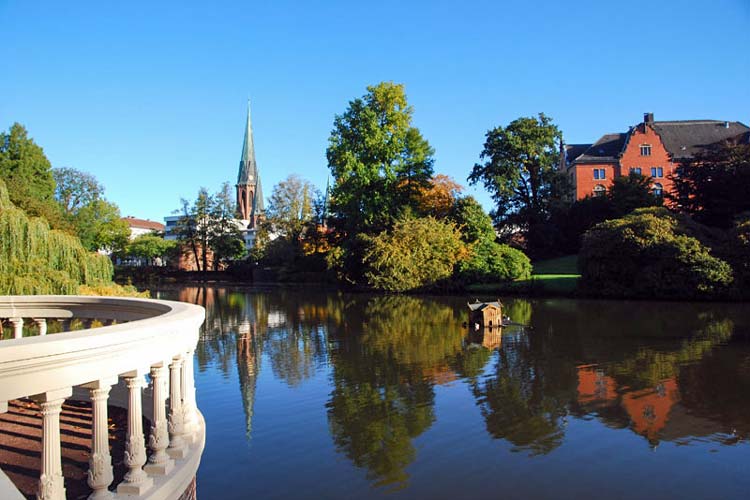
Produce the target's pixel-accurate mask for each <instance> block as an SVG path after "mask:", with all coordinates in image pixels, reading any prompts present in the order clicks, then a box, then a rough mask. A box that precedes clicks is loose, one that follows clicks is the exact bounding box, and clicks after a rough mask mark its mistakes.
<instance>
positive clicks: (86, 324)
mask: <svg viewBox="0 0 750 500" xmlns="http://www.w3.org/2000/svg"><path fill="white" fill-rule="evenodd" d="M82 322H83V327H84V328H87V329H88V328H91V325H92V324H93V323H94V320H93V319H91V318H86V319H84V320H82Z"/></svg>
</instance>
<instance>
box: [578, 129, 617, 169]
mask: <svg viewBox="0 0 750 500" xmlns="http://www.w3.org/2000/svg"><path fill="white" fill-rule="evenodd" d="M627 138H628V134H605V135H603V136H601V138H599V140H598V141H596V142H595V143H594V144H592V145H591V146H589V148H588V149H586V150H585V151H584V152H583V154H581V155H580V156H578V158H576V160H575V161H576V163H599V162H613V161H617V160H618V158H619V157H620V153H621V152H622V149H623V147H624V146H625V142H626V141H627Z"/></svg>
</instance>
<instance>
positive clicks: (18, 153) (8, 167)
mask: <svg viewBox="0 0 750 500" xmlns="http://www.w3.org/2000/svg"><path fill="white" fill-rule="evenodd" d="M0 179H2V180H3V181H4V182H5V185H6V186H7V188H8V195H9V197H10V201H11V202H12V203H13V204H14V205H15V206H16V207H18V208H20V209H21V210H23V211H24V212H26V213H27V214H29V215H31V216H37V217H44V218H45V219H47V221H48V222H49V223H50V224H51V225H52V226H53V227H55V228H64V227H65V223H64V221H63V220H62V214H61V211H60V208H59V206H58V204H57V203H56V202H55V198H54V195H55V179H54V178H53V176H52V166H51V165H50V162H49V160H48V159H47V157H46V156H45V155H44V151H43V150H42V148H41V147H39V146H38V145H37V144H36V143H35V142H34V140H33V139H31V138H30V137H29V135H28V132H27V131H26V128H25V127H24V126H23V125H21V124H19V123H14V124H13V125H12V126H11V127H10V130H9V131H8V132H3V133H0Z"/></svg>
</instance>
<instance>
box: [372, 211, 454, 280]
mask: <svg viewBox="0 0 750 500" xmlns="http://www.w3.org/2000/svg"><path fill="white" fill-rule="evenodd" d="M365 241H366V250H365V255H364V263H365V266H366V271H365V277H366V279H367V281H368V283H369V284H370V286H372V287H374V288H377V289H380V290H387V291H391V292H404V291H407V290H414V289H418V288H423V287H426V286H430V285H434V284H435V283H437V282H439V281H441V280H444V279H447V278H449V277H450V276H451V275H452V274H453V268H454V266H455V264H456V263H457V262H458V261H460V260H461V259H463V258H465V256H466V248H465V245H464V243H463V242H462V241H461V233H460V232H459V231H458V229H456V227H455V225H454V224H452V223H450V222H443V221H439V220H437V219H434V218H432V217H424V218H419V219H414V218H407V219H403V220H399V221H397V222H396V223H395V224H394V226H393V229H392V230H391V231H383V232H382V233H380V234H378V235H376V236H371V237H366V240H365Z"/></svg>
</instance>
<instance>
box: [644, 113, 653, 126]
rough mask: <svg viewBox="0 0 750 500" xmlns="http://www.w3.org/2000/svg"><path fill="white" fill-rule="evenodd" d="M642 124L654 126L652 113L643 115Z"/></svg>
mask: <svg viewBox="0 0 750 500" xmlns="http://www.w3.org/2000/svg"><path fill="white" fill-rule="evenodd" d="M643 123H648V124H649V125H653V124H654V114H653V113H643Z"/></svg>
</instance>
